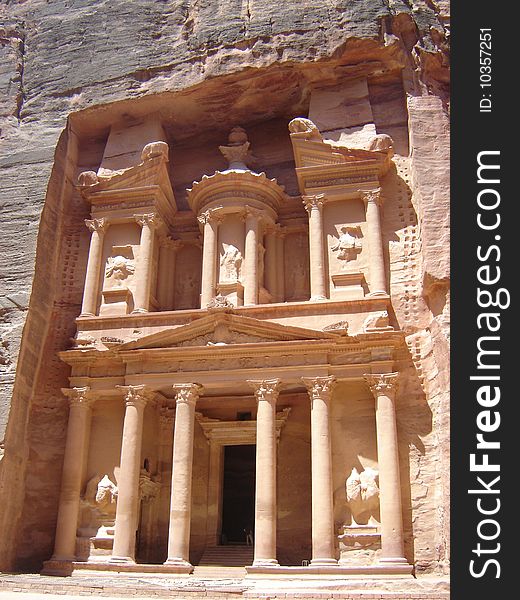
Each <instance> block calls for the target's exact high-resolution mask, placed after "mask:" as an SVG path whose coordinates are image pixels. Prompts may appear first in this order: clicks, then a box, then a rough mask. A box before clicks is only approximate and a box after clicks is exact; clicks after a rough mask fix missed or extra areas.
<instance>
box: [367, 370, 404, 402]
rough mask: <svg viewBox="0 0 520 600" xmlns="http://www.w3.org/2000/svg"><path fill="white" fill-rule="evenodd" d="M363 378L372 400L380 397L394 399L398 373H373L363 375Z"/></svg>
mask: <svg viewBox="0 0 520 600" xmlns="http://www.w3.org/2000/svg"><path fill="white" fill-rule="evenodd" d="M364 378H365V381H366V382H367V383H368V386H369V388H370V391H371V392H372V394H373V395H374V398H376V399H377V398H378V397H379V396H381V395H385V396H389V397H390V398H393V397H395V394H396V392H397V386H398V379H399V373H373V374H369V375H364Z"/></svg>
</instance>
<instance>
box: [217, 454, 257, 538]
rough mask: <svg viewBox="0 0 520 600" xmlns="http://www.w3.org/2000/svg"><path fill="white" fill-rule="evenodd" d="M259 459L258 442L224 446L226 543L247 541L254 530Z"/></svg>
mask: <svg viewBox="0 0 520 600" xmlns="http://www.w3.org/2000/svg"><path fill="white" fill-rule="evenodd" d="M255 461H256V446H254V445H248V446H225V447H224V485H223V499H222V537H221V543H222V544H245V543H246V534H245V531H247V530H248V529H251V530H254V523H255ZM244 530H245V531H244Z"/></svg>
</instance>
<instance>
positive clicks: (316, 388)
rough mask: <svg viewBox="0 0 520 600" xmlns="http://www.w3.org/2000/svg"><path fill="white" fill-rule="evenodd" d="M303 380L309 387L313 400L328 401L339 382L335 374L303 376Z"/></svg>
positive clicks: (308, 390)
mask: <svg viewBox="0 0 520 600" xmlns="http://www.w3.org/2000/svg"><path fill="white" fill-rule="evenodd" d="M302 381H303V383H304V384H305V387H306V388H307V392H308V393H309V397H310V399H311V401H312V400H325V401H327V402H328V401H329V400H330V399H331V397H332V391H333V390H334V387H335V386H336V383H337V380H336V378H335V377H334V375H329V376H328V377H302Z"/></svg>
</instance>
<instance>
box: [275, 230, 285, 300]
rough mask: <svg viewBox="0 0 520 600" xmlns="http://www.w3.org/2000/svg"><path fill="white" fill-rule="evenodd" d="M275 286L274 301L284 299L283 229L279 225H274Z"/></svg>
mask: <svg viewBox="0 0 520 600" xmlns="http://www.w3.org/2000/svg"><path fill="white" fill-rule="evenodd" d="M275 235H276V280H277V282H276V288H277V293H278V295H277V297H276V299H275V302H284V301H285V229H284V228H283V227H281V226H280V225H277V227H276V233H275Z"/></svg>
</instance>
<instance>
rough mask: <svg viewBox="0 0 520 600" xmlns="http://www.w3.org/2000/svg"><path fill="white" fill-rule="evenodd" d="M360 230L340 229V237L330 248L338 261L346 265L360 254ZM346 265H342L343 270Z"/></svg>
mask: <svg viewBox="0 0 520 600" xmlns="http://www.w3.org/2000/svg"><path fill="white" fill-rule="evenodd" d="M359 235H360V228H359V225H356V226H348V225H346V226H344V227H342V228H341V235H340V236H339V238H338V239H337V242H336V244H334V246H331V250H332V252H337V253H338V254H337V257H338V259H339V260H343V261H345V263H347V262H348V261H349V260H354V259H355V258H356V255H357V254H359V253H360V252H361V248H362V243H361V240H360V239H359ZM345 266H346V264H344V265H343V268H345Z"/></svg>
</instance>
